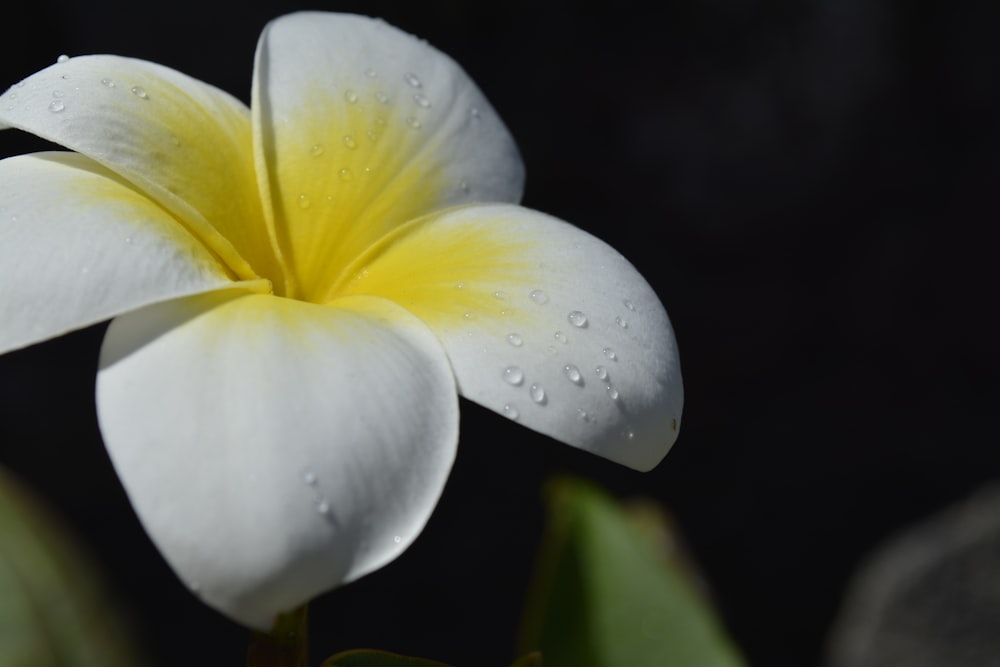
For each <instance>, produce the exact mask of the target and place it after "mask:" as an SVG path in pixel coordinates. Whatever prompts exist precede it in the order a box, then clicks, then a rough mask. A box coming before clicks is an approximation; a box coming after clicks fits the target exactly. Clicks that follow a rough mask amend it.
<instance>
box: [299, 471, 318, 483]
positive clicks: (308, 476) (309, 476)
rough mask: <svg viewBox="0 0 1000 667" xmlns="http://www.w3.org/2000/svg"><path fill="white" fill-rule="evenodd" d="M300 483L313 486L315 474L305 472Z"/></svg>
mask: <svg viewBox="0 0 1000 667" xmlns="http://www.w3.org/2000/svg"><path fill="white" fill-rule="evenodd" d="M302 481H303V482H305V483H306V484H308V485H309V486H315V485H316V473H314V472H313V471H312V470H307V471H306V472H304V473H303V474H302Z"/></svg>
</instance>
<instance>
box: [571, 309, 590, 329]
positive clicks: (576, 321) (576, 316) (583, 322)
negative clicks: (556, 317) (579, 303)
mask: <svg viewBox="0 0 1000 667" xmlns="http://www.w3.org/2000/svg"><path fill="white" fill-rule="evenodd" d="M566 319H567V320H569V323H570V324H572V325H573V326H575V327H577V328H578V329H582V328H583V327H585V326H587V316H586V315H584V314H583V313H581V312H580V311H579V310H573V311H570V313H569V315H567V316H566Z"/></svg>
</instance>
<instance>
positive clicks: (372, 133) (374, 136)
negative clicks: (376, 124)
mask: <svg viewBox="0 0 1000 667" xmlns="http://www.w3.org/2000/svg"><path fill="white" fill-rule="evenodd" d="M365 134H367V135H368V138H369V139H371V140H372V141H378V132H376V131H375V130H372V129H369V130H368V131H367V132H366V133H365Z"/></svg>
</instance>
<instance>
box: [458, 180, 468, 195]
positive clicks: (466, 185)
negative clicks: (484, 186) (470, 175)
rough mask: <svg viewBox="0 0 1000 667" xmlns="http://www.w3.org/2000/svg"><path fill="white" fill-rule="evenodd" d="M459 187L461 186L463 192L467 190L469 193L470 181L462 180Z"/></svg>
mask: <svg viewBox="0 0 1000 667" xmlns="http://www.w3.org/2000/svg"><path fill="white" fill-rule="evenodd" d="M458 187H459V188H461V190H462V192H466V193H467V192H468V191H469V183H468V181H462V182H461V183H459V184H458Z"/></svg>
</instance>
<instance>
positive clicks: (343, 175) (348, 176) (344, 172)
mask: <svg viewBox="0 0 1000 667" xmlns="http://www.w3.org/2000/svg"><path fill="white" fill-rule="evenodd" d="M337 176H339V177H340V180H341V181H343V182H344V183H347V182H348V181H350V180H353V179H354V172H353V171H351V169H350V168H348V167H344V168H343V169H341V170H340V171H339V172H338V173H337Z"/></svg>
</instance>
